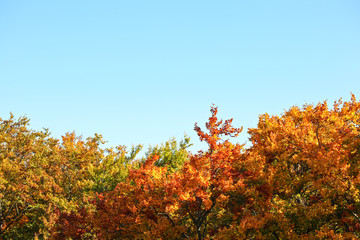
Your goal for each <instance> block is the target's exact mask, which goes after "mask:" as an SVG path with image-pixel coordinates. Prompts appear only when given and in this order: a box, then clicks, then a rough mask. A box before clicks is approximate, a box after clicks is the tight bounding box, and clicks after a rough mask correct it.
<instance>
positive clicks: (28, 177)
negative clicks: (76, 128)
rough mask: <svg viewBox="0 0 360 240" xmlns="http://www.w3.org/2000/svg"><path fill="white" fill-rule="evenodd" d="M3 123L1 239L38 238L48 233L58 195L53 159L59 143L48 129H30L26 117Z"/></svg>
mask: <svg viewBox="0 0 360 240" xmlns="http://www.w3.org/2000/svg"><path fill="white" fill-rule="evenodd" d="M0 120H1V122H0V238H1V239H30V238H34V237H35V236H36V235H39V234H40V233H43V232H44V231H45V230H46V226H45V225H46V219H47V218H48V216H49V211H48V209H49V206H51V202H52V201H51V198H52V196H53V195H54V194H56V184H55V182H54V178H53V175H52V171H53V168H52V159H53V156H54V151H53V149H54V148H55V147H56V145H57V140H55V139H53V138H50V137H49V132H48V131H47V130H45V131H33V130H29V129H28V123H29V119H27V118H26V117H21V118H19V119H18V120H15V119H14V116H13V115H11V116H10V119H9V120H2V119H0ZM41 236H43V235H42V234H40V235H39V237H41Z"/></svg>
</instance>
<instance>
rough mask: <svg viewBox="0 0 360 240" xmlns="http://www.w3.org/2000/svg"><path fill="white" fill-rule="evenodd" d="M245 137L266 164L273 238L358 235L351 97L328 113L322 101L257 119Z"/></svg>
mask: <svg viewBox="0 0 360 240" xmlns="http://www.w3.org/2000/svg"><path fill="white" fill-rule="evenodd" d="M249 133H250V135H251V141H252V143H253V146H252V147H251V149H250V151H251V152H252V153H253V154H257V155H258V158H259V159H263V160H264V161H265V164H264V169H266V171H267V172H268V176H269V178H268V181H270V182H271V185H272V189H271V190H272V191H273V193H272V194H273V197H272V199H271V211H270V213H271V214H272V222H269V223H268V225H267V226H266V229H267V230H268V231H269V232H271V233H272V234H271V235H272V237H274V238H278V239H285V238H290V237H291V238H293V239H304V238H307V239H330V238H331V239H343V238H344V239H354V238H358V237H359V236H360V218H359V214H360V212H359V211H360V202H359V199H360V198H359V197H360V196H359V187H360V185H359V183H360V182H359V180H360V175H359V169H360V165H359V163H360V162H359V160H360V159H359V150H360V139H359V136H360V103H359V102H358V101H356V99H355V96H354V95H352V98H351V101H349V102H342V101H341V100H340V101H337V102H335V104H334V107H333V108H332V109H330V108H329V107H328V104H327V102H323V103H319V104H317V105H316V106H314V105H305V106H304V107H303V108H299V107H292V108H290V109H289V110H288V111H286V112H285V113H284V114H283V115H281V116H269V115H268V114H264V115H261V116H260V118H259V124H258V127H257V128H254V129H250V130H249ZM284 223H285V224H284ZM286 228H287V229H286ZM285 233H287V234H288V235H291V236H287V237H285V235H284V234H285Z"/></svg>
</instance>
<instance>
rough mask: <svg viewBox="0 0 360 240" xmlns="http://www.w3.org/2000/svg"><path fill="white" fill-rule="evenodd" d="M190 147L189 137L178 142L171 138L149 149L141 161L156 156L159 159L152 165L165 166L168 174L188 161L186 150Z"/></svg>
mask: <svg viewBox="0 0 360 240" xmlns="http://www.w3.org/2000/svg"><path fill="white" fill-rule="evenodd" d="M190 146H192V144H191V143H190V137H188V136H186V135H185V136H184V139H182V140H181V141H180V142H178V141H177V140H176V139H175V138H172V139H170V140H168V141H166V142H165V143H163V144H161V145H157V146H155V147H149V149H148V151H147V152H146V154H145V156H146V157H145V158H143V161H145V160H146V159H149V158H152V157H153V156H155V155H157V156H158V157H159V159H158V160H157V161H156V162H155V163H154V164H155V166H158V167H165V166H167V167H168V169H169V171H170V172H173V171H177V170H179V169H180V168H181V167H182V166H183V164H184V162H186V161H188V160H189V152H188V151H187V149H188V148H189V147H190Z"/></svg>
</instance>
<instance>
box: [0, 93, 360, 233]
mask: <svg viewBox="0 0 360 240" xmlns="http://www.w3.org/2000/svg"><path fill="white" fill-rule="evenodd" d="M0 120H1V121H0V239H198V240H203V239H357V238H359V237H360V193H359V190H360V102H359V101H357V100H356V99H355V96H354V95H352V98H351V100H350V101H347V102H343V101H341V100H339V101H336V102H335V103H334V106H333V107H332V108H329V107H328V105H327V102H326V101H325V102H322V103H319V104H317V105H305V106H303V107H302V108H300V107H296V106H295V107H292V108H290V109H289V110H288V111H285V112H284V113H283V114H282V115H281V116H269V115H268V114H263V115H260V117H259V122H258V125H257V127H256V128H252V129H249V130H248V133H249V134H250V140H251V142H252V146H251V147H249V148H245V147H244V145H241V144H233V143H231V142H230V141H229V140H228V139H227V138H228V137H236V136H238V134H240V133H241V131H242V128H234V127H233V126H232V119H230V120H225V121H222V120H219V119H218V117H217V108H216V107H212V108H211V116H210V118H209V121H208V122H207V123H206V129H207V131H203V130H202V129H201V128H200V127H198V126H197V124H195V131H196V132H197V134H198V136H199V138H200V140H201V141H205V142H206V143H207V145H208V149H207V150H206V151H199V152H197V153H190V152H188V150H187V148H188V147H189V146H190V145H191V144H190V139H189V138H188V137H185V138H184V140H183V141H180V142H177V141H176V140H175V139H171V140H169V141H168V142H166V143H165V144H162V145H160V146H156V147H150V148H149V150H148V151H147V153H146V154H145V155H146V157H144V158H142V159H139V158H137V157H136V156H137V153H138V152H139V151H140V150H141V148H142V146H141V145H138V146H134V147H133V148H132V149H130V151H127V149H126V148H125V147H124V146H118V147H115V148H103V147H102V144H103V140H102V137H101V136H100V135H95V136H94V137H92V138H88V139H86V140H83V139H82V138H81V137H78V136H76V135H75V134H74V133H68V134H66V135H64V136H63V137H62V139H61V140H58V139H55V138H52V137H51V136H50V134H49V132H48V131H47V130H44V131H34V130H31V129H29V128H28V125H29V120H28V119H27V118H25V117H21V118H19V119H17V120H16V119H14V117H13V116H11V117H10V119H8V120H2V119H0Z"/></svg>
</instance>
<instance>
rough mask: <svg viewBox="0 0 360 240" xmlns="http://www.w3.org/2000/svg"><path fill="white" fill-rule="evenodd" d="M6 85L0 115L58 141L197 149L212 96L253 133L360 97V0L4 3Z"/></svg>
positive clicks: (0, 46)
mask: <svg viewBox="0 0 360 240" xmlns="http://www.w3.org/2000/svg"><path fill="white" fill-rule="evenodd" d="M0 83H1V94H0V104H1V107H0V117H1V118H3V119H7V118H8V117H9V113H10V112H12V113H13V114H14V115H15V116H16V117H19V116H23V115H26V116H27V117H29V118H30V119H31V122H30V123H31V127H32V128H34V129H37V130H40V129H42V128H43V127H46V128H49V129H50V131H51V132H52V133H53V136H54V137H60V136H61V135H63V134H64V133H66V132H71V131H75V132H76V133H77V134H79V135H80V134H81V135H83V137H84V138H85V137H89V136H93V134H94V133H99V134H102V135H103V137H104V139H105V140H107V141H108V144H107V145H108V146H116V145H127V146H131V145H132V144H139V143H141V144H144V145H145V146H148V145H149V144H152V145H156V144H159V143H162V142H164V141H166V140H168V139H169V138H171V137H175V138H177V139H181V138H182V137H183V135H184V133H187V134H188V135H189V136H190V137H191V139H192V142H193V143H194V147H193V148H192V149H194V150H195V149H196V150H197V149H199V148H202V146H203V145H202V144H200V143H199V141H198V138H197V136H196V134H195V132H194V131H193V128H194V123H195V122H198V123H199V125H200V126H204V123H205V122H206V120H207V119H208V117H209V116H210V112H209V109H210V106H211V104H212V103H214V104H215V105H216V106H218V107H219V116H220V117H221V118H224V119H226V118H234V125H235V126H244V128H245V130H246V128H249V127H255V126H256V124H257V121H258V116H259V114H263V113H265V112H268V113H269V114H281V113H282V112H283V111H284V109H288V108H289V107H290V106H293V105H298V106H302V105H303V104H305V103H315V104H316V103H318V102H319V101H323V100H328V101H329V102H330V103H331V104H332V102H333V101H334V100H336V99H339V98H341V97H343V99H344V100H349V99H350V92H353V93H354V94H355V95H356V96H357V97H358V98H360V1H357V0H338V1H333V0H322V1H321V0H302V1H291V0H284V1H276V0H272V1H268V0H264V1H256V0H253V1H239V0H237V1H211V0H207V1H200V0H199V1H186V0H183V1H156V0H153V1H140V0H139V1H120V0H113V1H110V0H108V1H90V0H86V1H85V0H75V1H74V0H71V1H70V0H62V1H48V0H46V1H45V0H43V1H39V0H31V1H29V0H23V1H20V0H19V1H17V0H1V1H0ZM247 137H248V136H247V134H246V131H244V133H243V134H242V136H241V137H240V138H239V141H240V142H245V141H246V140H247Z"/></svg>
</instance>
